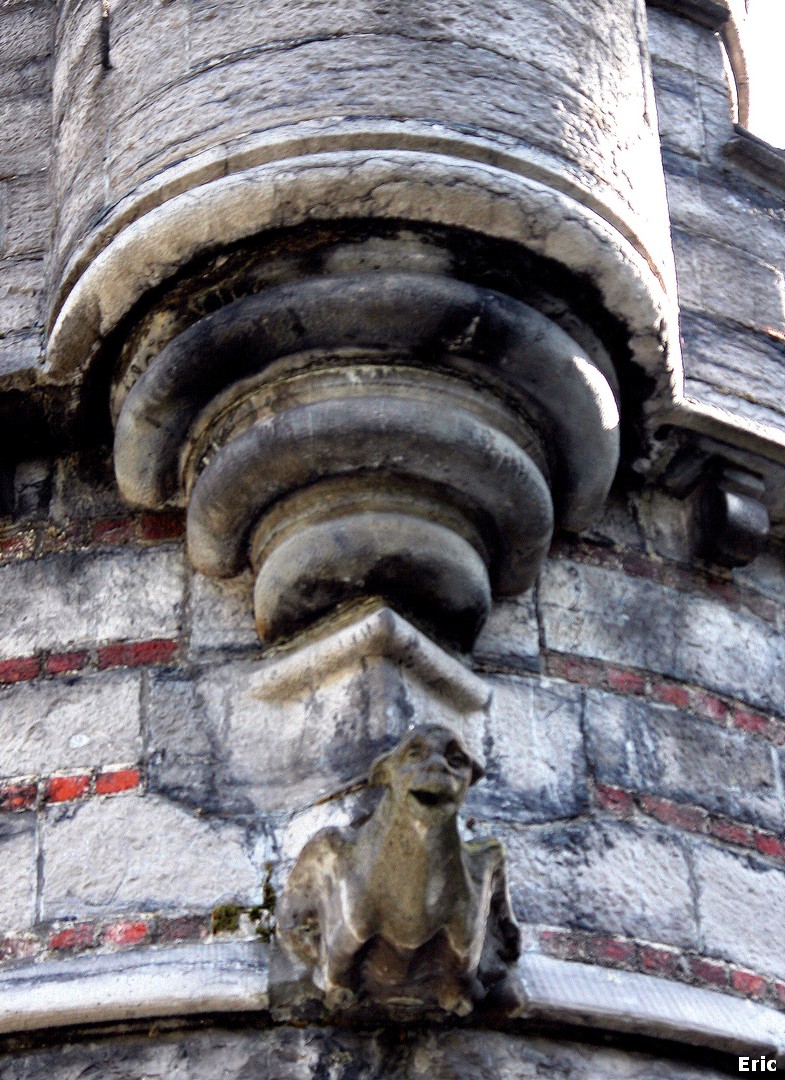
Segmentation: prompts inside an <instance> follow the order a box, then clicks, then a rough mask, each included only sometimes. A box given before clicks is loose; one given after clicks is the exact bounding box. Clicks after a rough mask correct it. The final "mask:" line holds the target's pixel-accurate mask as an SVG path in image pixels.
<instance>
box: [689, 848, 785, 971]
mask: <svg viewBox="0 0 785 1080" xmlns="http://www.w3.org/2000/svg"><path fill="white" fill-rule="evenodd" d="M694 858H695V870H696V875H697V878H698V885H699V893H698V895H699V899H698V909H699V912H700V928H701V935H702V939H703V945H704V948H705V949H706V951H707V952H708V953H709V954H711V955H713V956H719V957H722V958H723V959H724V960H730V961H732V962H733V963H736V964H740V965H742V966H743V967H749V968H751V969H752V970H753V971H758V972H761V973H763V974H770V975H776V976H778V977H779V978H782V977H783V976H785V871H783V870H782V869H781V868H777V869H775V868H774V867H772V866H769V865H767V864H765V863H764V862H762V861H761V860H760V859H757V858H755V857H754V856H741V855H735V854H731V853H730V852H727V851H722V850H720V849H719V848H716V847H713V846H711V845H709V844H705V843H701V844H698V843H696V844H695V852H694Z"/></svg>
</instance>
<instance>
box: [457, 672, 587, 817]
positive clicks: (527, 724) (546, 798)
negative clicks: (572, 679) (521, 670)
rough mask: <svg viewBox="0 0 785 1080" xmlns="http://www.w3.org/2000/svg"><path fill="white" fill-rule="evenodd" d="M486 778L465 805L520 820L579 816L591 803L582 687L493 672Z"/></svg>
mask: <svg viewBox="0 0 785 1080" xmlns="http://www.w3.org/2000/svg"><path fill="white" fill-rule="evenodd" d="M489 682H490V685H491V686H492V687H493V700H492V702H491V709H490V716H489V719H488V750H487V761H486V771H487V774H488V778H487V780H485V781H484V782H482V783H480V784H479V785H478V786H477V787H476V788H474V789H473V792H472V795H471V796H470V801H469V802H468V803H467V813H471V812H474V813H477V814H478V815H480V816H485V817H500V818H509V819H511V820H516V821H522V822H533V821H548V820H554V819H556V818H568V817H575V816H577V815H578V814H581V813H583V812H584V811H585V810H586V809H587V807H588V790H587V781H586V763H585V759H584V755H583V741H582V737H581V729H580V721H581V709H582V695H581V692H580V690H578V689H576V688H574V687H571V686H565V685H564V684H561V683H548V681H547V680H544V679H501V678H496V679H492V680H489Z"/></svg>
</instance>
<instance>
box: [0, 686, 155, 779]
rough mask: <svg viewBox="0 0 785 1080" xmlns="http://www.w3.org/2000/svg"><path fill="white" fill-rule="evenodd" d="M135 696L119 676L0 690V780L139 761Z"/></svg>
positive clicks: (136, 691)
mask: <svg viewBox="0 0 785 1080" xmlns="http://www.w3.org/2000/svg"><path fill="white" fill-rule="evenodd" d="M139 693H140V676H139V675H138V674H131V673H128V674H126V673H119V672H118V673H109V672H107V673H106V674H102V675H95V676H90V677H87V678H75V679H71V678H68V679H66V678H60V679H56V680H52V681H49V682H41V683H28V684H19V685H16V686H11V687H6V688H4V689H3V690H0V729H1V730H2V731H3V737H2V740H0V777H2V776H6V777H9V776H28V775H32V774H36V773H43V774H49V775H53V774H58V773H64V772H69V771H79V770H80V769H89V768H91V767H93V766H99V765H110V764H113V763H131V762H136V761H138V760H139V757H140V754H141V742H140V734H139Z"/></svg>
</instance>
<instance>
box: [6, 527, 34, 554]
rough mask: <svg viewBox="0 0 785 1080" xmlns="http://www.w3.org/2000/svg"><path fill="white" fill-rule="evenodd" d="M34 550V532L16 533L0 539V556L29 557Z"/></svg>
mask: <svg viewBox="0 0 785 1080" xmlns="http://www.w3.org/2000/svg"><path fill="white" fill-rule="evenodd" d="M34 550H35V533H33V532H26V533H17V534H16V536H4V537H3V538H2V539H0V558H13V557H15V556H21V557H22V558H24V557H29V556H30V555H32V554H33V551H34Z"/></svg>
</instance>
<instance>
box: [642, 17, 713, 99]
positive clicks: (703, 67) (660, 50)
mask: <svg viewBox="0 0 785 1080" xmlns="http://www.w3.org/2000/svg"><path fill="white" fill-rule="evenodd" d="M646 15H647V20H646V21H647V24H648V31H649V35H648V36H649V52H650V54H651V58H652V60H653V61H654V62H655V63H659V62H662V61H664V62H665V63H667V64H674V65H676V66H677V67H680V68H684V70H685V71H690V72H697V73H698V74H699V75H700V77H701V79H703V80H705V81H707V82H711V83H714V84H716V85H718V86H723V87H724V86H726V85H727V84H726V80H725V71H724V68H723V58H722V45H721V42H720V39H719V37H718V35H717V34H714V33H712V31H711V30H709V29H708V28H707V27H705V26H699V25H698V24H697V23H694V22H690V20H689V19H674V17H673V15H672V14H671V13H670V12H665V11H658V10H657V9H656V8H649V9H648V10H647V12H646Z"/></svg>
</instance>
